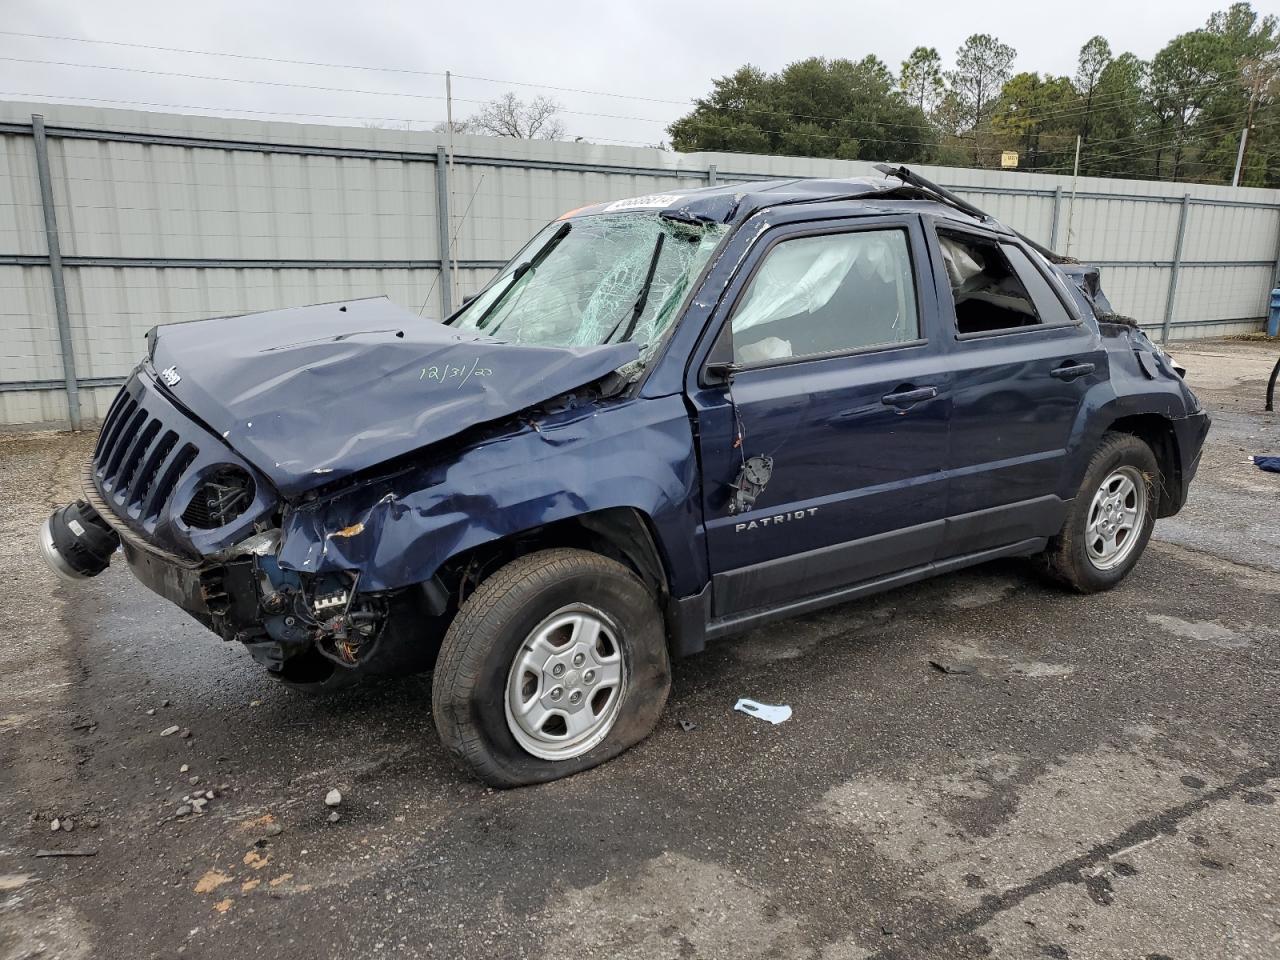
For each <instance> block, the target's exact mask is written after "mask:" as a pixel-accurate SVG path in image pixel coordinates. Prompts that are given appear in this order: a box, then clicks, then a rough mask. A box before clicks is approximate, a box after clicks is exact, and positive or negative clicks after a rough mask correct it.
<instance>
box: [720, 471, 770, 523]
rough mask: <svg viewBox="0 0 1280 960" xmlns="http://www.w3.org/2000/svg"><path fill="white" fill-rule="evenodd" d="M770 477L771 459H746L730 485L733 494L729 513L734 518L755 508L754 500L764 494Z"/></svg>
mask: <svg viewBox="0 0 1280 960" xmlns="http://www.w3.org/2000/svg"><path fill="white" fill-rule="evenodd" d="M772 475H773V458H772V457H750V458H748V459H747V461H746V462H745V463H743V464H742V469H741V470H739V471H738V479H737V480H735V481H734V482H733V483H732V484H730V489H731V490H732V491H733V494H732V495H731V496H730V498H729V512H730V513H731V514H733V515H735V516H736V515H738V514H739V513H746V512H747V511H748V510H750V509H751V508H752V507H753V506H755V502H756V498H757V497H759V496H760V494H762V493H764V488H765V487H766V486H767V485H768V483H769V477H771V476H772Z"/></svg>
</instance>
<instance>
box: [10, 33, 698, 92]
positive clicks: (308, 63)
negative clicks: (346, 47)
mask: <svg viewBox="0 0 1280 960" xmlns="http://www.w3.org/2000/svg"><path fill="white" fill-rule="evenodd" d="M0 35H3V36H9V37H24V38H27V39H32V40H60V41H66V42H69V43H93V44H99V45H102V46H111V47H129V48H132V49H135V50H158V51H163V52H165V53H181V54H185V55H189V56H190V55H194V56H201V57H229V58H232V59H235V60H254V61H259V62H261V63H285V64H290V65H292V66H299V67H325V68H328V69H334V70H366V71H370V72H376V73H399V74H407V75H410V76H420V77H443V76H444V71H442V70H414V69H410V68H408V67H382V66H372V65H370V64H362V63H326V62H323V61H317V60H291V59H288V58H286V57H266V56H259V55H255V54H248V53H229V52H224V51H218V50H192V49H187V48H184V47H165V46H160V45H159V44H154V43H130V42H127V41H124V40H96V39H90V38H89V37H68V36H60V35H56V34H48V33H22V32H20V31H18V30H0ZM454 76H455V77H459V78H461V79H464V80H478V81H482V82H484V83H498V84H507V85H510V86H515V87H537V88H539V89H543V90H558V91H561V92H563V93H586V94H590V95H592V96H597V97H617V98H619V99H623V100H643V101H647V102H649V103H667V104H672V105H674V106H687V105H688V104H689V103H691V102H692V101H691V100H664V99H662V98H660V97H644V96H638V95H636V94H632V93H610V92H607V91H604V90H586V89H582V88H578V87H558V86H553V85H551V84H546V83H530V82H528V81H524V80H498V79H496V78H494V77H481V76H474V75H469V74H465V73H455V74H454Z"/></svg>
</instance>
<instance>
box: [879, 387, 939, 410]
mask: <svg viewBox="0 0 1280 960" xmlns="http://www.w3.org/2000/svg"><path fill="white" fill-rule="evenodd" d="M937 395H938V388H937V387H912V388H909V389H906V390H897V391H895V392H894V393H886V394H885V395H884V396H883V397H881V398H880V402H881V403H884V404H886V405H888V406H890V407H909V406H911V405H912V404H915V403H920V402H921V401H922V400H932V399H933V398H934V397H936V396H937Z"/></svg>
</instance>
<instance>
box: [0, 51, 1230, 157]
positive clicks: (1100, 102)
mask: <svg viewBox="0 0 1280 960" xmlns="http://www.w3.org/2000/svg"><path fill="white" fill-rule="evenodd" d="M0 35H3V36H14V37H23V38H26V39H39V40H55V41H62V42H70V43H87V44H97V45H103V46H114V47H126V48H132V49H141V50H156V51H162V52H166V53H180V54H184V55H196V56H209V57H227V58H232V59H237V60H250V61H258V62H263V63H283V64H290V65H294V66H308V67H322V68H326V69H340V70H363V71H367V72H375V73H394V74H402V75H410V76H424V77H443V76H444V73H443V72H442V71H438V70H416V69H411V68H407V67H384V66H373V65H369V64H353V63H334V62H326V61H316V60H296V59H290V58H286V57H269V56H262V55H255V54H244V53H233V52H228V51H213V50H198V49H192V48H186V47H169V46H163V45H160V44H148V43H134V42H129V41H123V40H98V39H91V38H87V37H72V36H65V35H57V34H40V33H24V32H21V31H17V30H0ZM0 59H14V60H17V59H19V58H0ZM21 62H36V63H39V62H43V63H48V64H51V65H52V64H57V65H63V66H76V67H85V68H98V69H115V70H125V71H133V72H141V73H147V72H151V73H164V72H163V71H146V70H142V69H141V68H130V67H108V66H105V65H100V64H77V63H68V62H65V61H21ZM165 75H173V76H183V77H187V78H190V79H209V80H224V81H227V82H237V83H271V81H252V80H243V79H240V78H234V77H202V76H199V75H195V74H176V73H175V74H165ZM453 76H455V77H457V78H459V79H466V80H475V81H480V82H484V83H494V84H505V85H510V86H521V87H529V88H533V89H541V90H555V91H558V92H563V93H579V94H585V95H588V96H601V97H615V98H620V99H626V100H637V101H644V102H648V103H662V104H668V105H673V106H681V107H687V106H689V105H690V104H694V103H696V101H695V100H694V99H685V100H669V99H664V98H660V97H646V96H641V95H637V94H626V93H616V92H612V91H604V90H592V89H589V88H584V87H565V86H558V85H555V84H548V83H535V82H531V81H525V80H502V79H497V78H494V77H486V76H480V75H476V74H461V73H455V74H454V75H453ZM1234 83H1235V80H1234V79H1231V80H1224V81H1221V82H1219V83H1216V84H1211V85H1209V86H1208V87H1202V88H1201V89H1213V88H1216V87H1218V86H1226V85H1231V84H1234ZM276 85H280V86H303V87H307V85H300V84H284V83H278V84H276ZM309 88H311V89H320V90H325V91H329V92H349V93H360V94H373V95H377V94H380V93H382V91H365V90H355V89H346V88H326V87H309ZM385 95H387V96H428V97H431V95H416V94H395V93H387V94H385ZM431 98H433V99H442V98H441V97H439V96H438V95H436V96H434V97H431ZM455 99H457V100H459V101H460V102H463V103H482V102H484V101H477V100H468V99H466V98H455ZM1146 99H1147V98H1146V97H1145V96H1143V95H1138V96H1132V97H1131V96H1129V95H1127V94H1126V95H1120V96H1116V97H1102V98H1096V99H1094V100H1093V101H1092V103H1091V104H1090V105H1089V106H1088V107H1084V108H1078V107H1071V108H1064V109H1061V110H1057V111H1050V112H1048V113H1045V114H1041V115H1039V116H1038V117H1034V116H1033V120H1034V121H1038V122H1044V121H1046V120H1050V119H1055V118H1059V119H1065V118H1071V117H1076V116H1085V115H1086V114H1089V113H1092V112H1094V111H1096V110H1098V109H1100V108H1103V107H1105V106H1106V105H1108V104H1110V105H1112V106H1116V105H1119V104H1122V103H1139V102H1142V101H1144V100H1146ZM710 109H713V110H714V109H719V108H716V107H714V106H712V107H710ZM741 109H743V110H744V111H745V112H748V113H752V114H762V115H766V116H784V117H792V118H795V119H798V120H828V121H832V122H837V123H839V122H846V121H848V118H847V117H837V116H830V115H824V114H805V113H796V112H794V111H787V110H778V109H775V108H772V107H751V106H747V107H744V108H741ZM561 112H564V113H578V114H579V115H581V116H593V117H603V118H606V119H615V120H635V121H639V122H644V123H662V124H665V123H667V121H665V120H657V119H654V118H652V117H632V116H617V115H611V114H599V113H585V112H581V111H569V110H564V111H561ZM870 122H872V123H875V124H876V125H877V126H887V127H898V128H902V129H921V130H929V131H933V130H935V129H936V127H935V125H933V124H930V123H923V124H921V123H905V122H898V121H890V120H874V121H870ZM765 132H771V131H765ZM903 142H909V141H903Z"/></svg>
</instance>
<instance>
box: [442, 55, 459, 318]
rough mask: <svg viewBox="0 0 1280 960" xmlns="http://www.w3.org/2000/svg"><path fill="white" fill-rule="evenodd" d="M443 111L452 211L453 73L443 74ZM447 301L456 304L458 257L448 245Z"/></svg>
mask: <svg viewBox="0 0 1280 960" xmlns="http://www.w3.org/2000/svg"><path fill="white" fill-rule="evenodd" d="M444 109H445V114H444V117H445V126H446V127H448V130H449V141H448V143H449V209H450V210H454V209H455V208H456V207H457V204H456V203H455V202H454V201H455V197H454V191H455V188H456V184H457V180H455V179H454V176H453V73H452V71H449V70H446V71H445V72H444ZM449 234H450V236H453V235H454V234H453V217H452V215H450V218H449ZM449 259H450V264H449V300H450V302H451V303H457V302H458V255H457V251H456V250H455V249H454V244H452V243H451V244H449Z"/></svg>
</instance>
